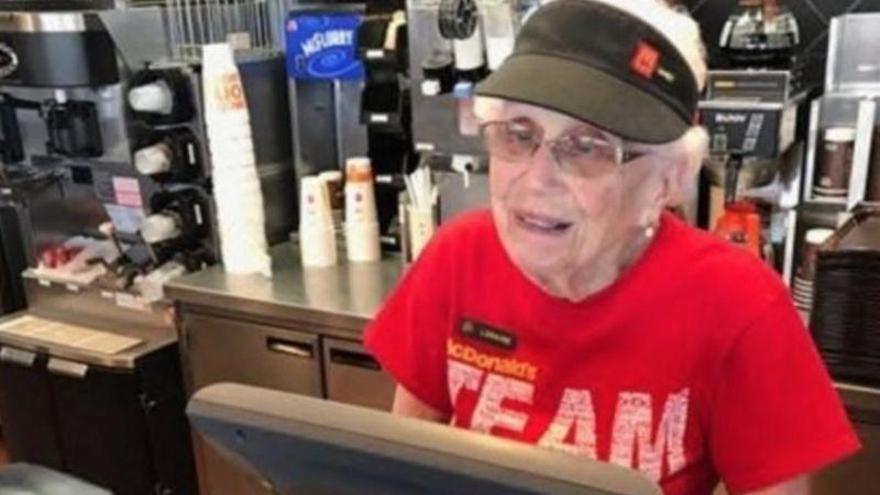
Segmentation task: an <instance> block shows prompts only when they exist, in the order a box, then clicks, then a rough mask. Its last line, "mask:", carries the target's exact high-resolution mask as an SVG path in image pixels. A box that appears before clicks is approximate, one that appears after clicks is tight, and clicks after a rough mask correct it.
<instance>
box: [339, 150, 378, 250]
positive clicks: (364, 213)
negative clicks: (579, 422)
mask: <svg viewBox="0 0 880 495" xmlns="http://www.w3.org/2000/svg"><path fill="white" fill-rule="evenodd" d="M345 240H346V247H347V252H348V260H349V261H378V260H379V258H380V256H381V251H380V249H379V222H378V220H377V215H376V195H375V192H374V190H373V170H372V167H371V165H370V159H369V158H366V157H355V158H349V159H348V160H347V161H346V163H345Z"/></svg>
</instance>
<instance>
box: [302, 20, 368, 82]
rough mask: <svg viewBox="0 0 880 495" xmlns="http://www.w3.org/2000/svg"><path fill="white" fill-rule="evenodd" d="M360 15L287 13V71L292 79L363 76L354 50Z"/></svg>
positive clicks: (353, 77)
mask: <svg viewBox="0 0 880 495" xmlns="http://www.w3.org/2000/svg"><path fill="white" fill-rule="evenodd" d="M360 24H361V16H360V14H352V13H341V12H312V11H310V12H302V13H296V12H294V13H291V14H290V16H289V17H288V18H287V23H286V26H285V31H286V32H287V74H288V76H289V77H292V78H294V79H304V80H328V79H330V80H332V79H363V78H364V66H363V64H362V63H361V61H360V59H359V58H358V53H357V30H358V27H359V26H360Z"/></svg>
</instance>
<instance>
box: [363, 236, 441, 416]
mask: <svg viewBox="0 0 880 495" xmlns="http://www.w3.org/2000/svg"><path fill="white" fill-rule="evenodd" d="M444 234H447V235H444ZM446 237H448V233H444V232H443V231H442V229H441V232H438V234H437V235H436V236H435V238H434V239H433V240H432V241H431V243H429V244H428V246H427V247H426V248H425V250H424V251H423V252H422V253H421V255H420V256H419V258H418V260H417V261H416V263H414V264H413V266H412V267H410V269H409V271H408V272H407V274H406V275H405V276H404V277H403V279H402V280H401V282H400V283H399V285H398V286H397V287H396V288H395V290H394V291H393V293H392V294H391V296H390V297H389V298H388V299H387V300H386V302H385V304H384V306H383V307H382V308H381V310H380V311H379V313H378V314H377V315H376V317H375V318H374V319H373V321H372V322H371V323H370V324H369V325H368V327H367V330H366V334H365V336H364V342H365V346H366V348H367V349H368V350H369V351H370V352H371V353H372V354H373V356H374V357H375V358H376V360H378V361H379V363H380V364H381V365H382V368H383V370H385V371H386V372H387V373H389V374H390V375H391V376H392V377H393V378H394V379H395V380H396V381H397V382H398V383H399V384H400V385H402V386H403V387H404V388H405V389H406V390H407V391H409V392H410V393H411V394H413V395H414V396H416V397H417V398H418V399H419V400H421V401H422V402H424V403H425V404H427V405H429V406H431V407H432V408H434V409H436V410H437V411H439V412H443V413H451V411H452V406H451V405H450V402H449V394H448V388H447V375H446V339H447V337H448V335H449V329H450V328H451V326H452V316H451V309H450V308H451V297H452V292H453V291H452V284H453V276H454V265H453V263H454V260H453V259H452V254H453V251H452V250H451V249H450V248H451V247H452V246H449V244H450V242H448V239H446Z"/></svg>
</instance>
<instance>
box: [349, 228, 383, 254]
mask: <svg viewBox="0 0 880 495" xmlns="http://www.w3.org/2000/svg"><path fill="white" fill-rule="evenodd" d="M345 242H346V250H347V255H348V260H349V261H353V262H370V261H378V260H379V259H380V258H381V256H382V251H381V249H380V246H379V223H378V222H372V223H346V224H345Z"/></svg>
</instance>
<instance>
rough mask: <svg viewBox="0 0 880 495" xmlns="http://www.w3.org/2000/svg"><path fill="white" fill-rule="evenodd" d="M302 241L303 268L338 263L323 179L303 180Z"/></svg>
mask: <svg viewBox="0 0 880 495" xmlns="http://www.w3.org/2000/svg"><path fill="white" fill-rule="evenodd" d="M299 198H300V208H299V211H300V215H299V240H300V255H301V257H302V264H303V266H310V267H320V266H332V265H335V264H336V233H335V231H334V228H333V213H332V210H331V207H330V195H329V192H328V189H327V184H326V182H325V181H324V180H322V179H321V178H320V177H303V179H302V180H301V181H300V191H299Z"/></svg>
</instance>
